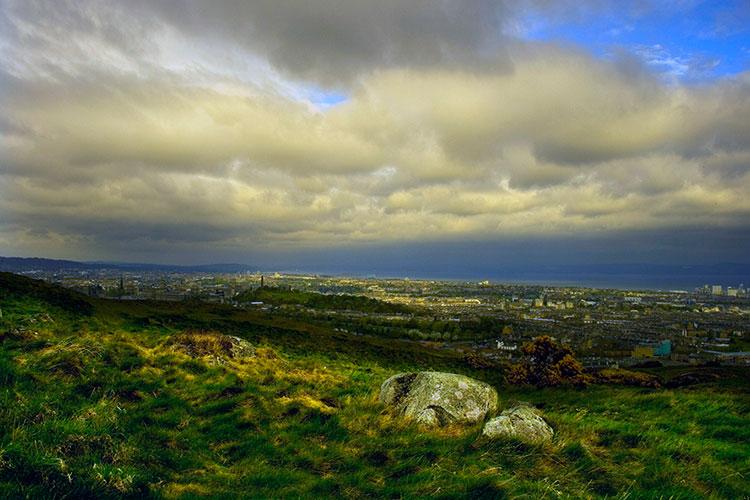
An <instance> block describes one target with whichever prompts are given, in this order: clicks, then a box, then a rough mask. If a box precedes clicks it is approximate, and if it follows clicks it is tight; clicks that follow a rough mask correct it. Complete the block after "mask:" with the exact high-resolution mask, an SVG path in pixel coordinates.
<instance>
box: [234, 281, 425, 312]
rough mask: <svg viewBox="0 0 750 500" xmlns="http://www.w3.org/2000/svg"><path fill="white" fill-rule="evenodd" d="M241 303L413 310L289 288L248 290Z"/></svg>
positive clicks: (358, 297) (344, 295) (397, 305)
mask: <svg viewBox="0 0 750 500" xmlns="http://www.w3.org/2000/svg"><path fill="white" fill-rule="evenodd" d="M236 300H237V301H239V302H263V303H264V304H271V305H276V306H280V305H296V306H303V307H308V308H310V309H324V310H351V311H360V312H365V313H391V314H393V313H403V314H409V313H412V312H413V310H412V309H411V308H410V307H408V306H406V305H403V304H393V303H390V302H385V301H382V300H377V299H373V298H370V297H364V296H362V295H348V294H340V295H339V294H323V293H315V292H305V291H301V290H291V289H288V288H277V287H268V286H264V287H260V288H255V289H253V290H247V291H246V292H243V293H241V294H240V295H239V296H238V297H237V298H236Z"/></svg>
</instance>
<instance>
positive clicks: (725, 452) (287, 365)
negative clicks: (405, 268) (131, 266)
mask: <svg viewBox="0 0 750 500" xmlns="http://www.w3.org/2000/svg"><path fill="white" fill-rule="evenodd" d="M0 284H1V285H2V287H3V288H2V289H1V290H0V308H1V309H2V313H3V314H2V318H0V336H1V339H2V341H1V342H2V344H1V346H2V348H1V349H0V388H1V389H0V497H19V496H20V497H32V498H52V497H73V498H108V497H112V498H117V497H128V496H134V497H135V496H137V497H143V496H152V497H167V498H174V497H185V496H195V495H205V496H224V497H236V496H241V495H244V496H254V497H310V498H319V497H330V496H343V497H352V498H359V497H363V496H378V497H380V496H403V497H407V498H414V497H424V496H430V497H445V498H456V497H472V498H476V497H480V498H482V497H484V498H502V497H517V496H523V495H525V496H527V497H529V498H546V497H550V498H552V497H559V496H569V497H605V496H610V497H611V496H620V497H628V498H644V497H647V498H658V497H662V496H663V497H665V498H668V497H673V498H698V497H713V498H741V497H742V496H743V495H746V494H747V492H748V491H750V450H749V449H748V447H747V443H748V442H750V425H748V424H749V423H750V396H749V395H748V391H747V388H748V385H747V374H746V373H743V372H731V371H728V370H727V371H724V372H722V373H723V375H724V377H725V378H724V379H723V380H722V381H721V385H718V384H716V383H714V384H712V385H699V386H693V387H691V388H689V389H681V390H666V389H658V390H657V389H641V388H629V387H609V386H592V387H589V388H587V389H583V390H577V389H566V388H558V389H546V390H531V389H524V388H517V387H508V386H504V385H502V384H501V377H500V376H499V374H498V373H496V371H493V370H484V371H483V370H472V369H471V368H469V367H468V366H467V365H466V364H465V362H464V361H463V359H462V358H459V357H456V356H454V355H451V354H449V353H444V352H439V351H433V350H430V349H427V348H425V347H422V346H421V345H419V344H416V343H410V342H393V341H386V340H379V339H366V338H360V337H353V336H348V335H345V334H342V333H340V332H332V331H327V330H325V329H323V328H320V327H316V326H313V325H306V324H304V323H301V322H299V321H295V320H291V319H289V320H284V319H283V318H279V317H276V316H265V315H263V314H262V313H261V312H245V311H237V310H233V309H232V308H227V307H223V306H216V305H201V304H183V303H157V302H116V301H96V300H94V301H91V302H89V301H88V300H84V299H82V298H81V297H79V296H77V295H71V296H68V295H67V291H64V290H61V289H58V288H56V287H49V286H48V285H43V284H40V283H38V282H32V281H30V280H26V279H25V278H18V277H6V276H3V277H2V281H0ZM62 296H65V297H68V298H69V299H70V300H73V299H80V300H83V301H84V302H85V303H86V304H89V307H90V309H89V308H86V307H78V306H76V307H68V303H69V302H68V299H65V300H63V299H60V298H59V297H62ZM74 302H75V301H74ZM207 332H208V333H207ZM226 334H229V335H233V336H237V337H240V338H242V339H245V340H248V341H250V342H251V344H252V345H253V347H254V348H253V349H248V350H245V351H240V352H237V351H234V350H232V349H230V348H229V347H228V346H229V344H228V343H227V342H225V337H224V335H226ZM238 342H239V341H238ZM426 368H432V369H434V368H438V369H442V370H448V371H461V372H463V373H466V374H468V375H471V376H473V377H476V378H481V379H484V380H487V381H490V382H491V383H493V384H494V385H495V386H496V387H497V388H498V392H499V394H500V408H501V409H502V408H505V407H507V406H509V405H511V404H512V403H513V402H514V401H517V400H523V401H528V402H531V403H533V404H535V405H537V406H538V407H540V408H542V410H543V411H544V413H545V417H546V419H547V420H548V421H549V422H550V424H551V425H552V426H553V428H554V429H555V438H554V440H553V441H552V442H551V443H548V444H545V445H539V446H530V445H526V444H523V443H520V442H516V441H495V442H487V441H483V440H482V439H480V438H479V435H480V431H481V427H480V426H451V427H446V428H442V429H437V430H434V429H433V430H428V429H423V428H419V427H418V426H416V425H415V424H413V423H411V422H409V421H404V420H403V419H401V418H400V417H397V416H394V415H392V414H391V413H389V412H388V411H385V410H384V408H383V407H382V406H381V405H380V404H379V403H378V402H377V393H378V389H379V386H380V384H381V383H382V382H383V380H385V379H386V378H387V377H389V376H390V375H392V374H394V373H396V372H398V371H404V370H408V369H426ZM730 376H731V377H730Z"/></svg>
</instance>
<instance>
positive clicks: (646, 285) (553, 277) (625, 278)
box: [316, 270, 750, 291]
mask: <svg viewBox="0 0 750 500" xmlns="http://www.w3.org/2000/svg"><path fill="white" fill-rule="evenodd" d="M316 272H317V273H321V274H328V275H331V276H355V277H373V278H409V279H425V280H436V281H439V280H446V281H474V282H476V281H483V280H489V281H490V282H491V283H493V284H503V283H506V284H526V285H537V286H544V285H547V286H560V287H566V286H569V287H584V288H608V289H618V290H685V291H692V290H693V289H695V288H697V287H702V286H703V285H721V286H722V287H724V289H726V288H727V287H728V286H730V287H734V288H736V287H738V286H739V285H740V284H744V286H745V287H748V286H750V275H744V273H743V274H742V275H728V274H726V273H721V274H695V275H686V276H679V275H677V276H675V275H659V274H652V273H628V274H613V273H570V272H565V273H554V272H544V273H532V272H522V273H511V272H505V273H498V272H490V273H484V274H483V273H478V272H461V271H458V272H450V271H448V270H445V271H440V272H425V271H418V272H409V271H406V270H404V271H385V272H375V273H366V272H354V273H346V272H342V271H335V272H324V271H316Z"/></svg>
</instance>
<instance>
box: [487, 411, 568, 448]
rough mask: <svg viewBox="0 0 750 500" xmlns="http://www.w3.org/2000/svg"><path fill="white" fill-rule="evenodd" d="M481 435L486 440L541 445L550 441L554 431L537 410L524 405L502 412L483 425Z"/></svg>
mask: <svg viewBox="0 0 750 500" xmlns="http://www.w3.org/2000/svg"><path fill="white" fill-rule="evenodd" d="M482 435H484V436H486V437H488V438H499V437H509V438H515V439H518V440H520V441H525V442H527V443H543V442H545V441H549V440H551V439H552V436H553V435H554V431H553V430H552V427H550V426H549V425H548V424H547V422H545V421H544V419H543V418H542V415H541V413H540V412H539V410H537V409H536V408H534V407H532V406H528V405H525V404H522V405H519V406H514V407H513V408H510V409H508V410H505V411H503V412H502V413H501V414H500V416H498V417H495V418H493V419H491V420H489V421H488V422H487V423H486V424H485V425H484V430H483V431H482Z"/></svg>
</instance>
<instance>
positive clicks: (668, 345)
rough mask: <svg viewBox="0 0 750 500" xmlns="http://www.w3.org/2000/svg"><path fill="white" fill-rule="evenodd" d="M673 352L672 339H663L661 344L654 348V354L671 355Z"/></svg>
mask: <svg viewBox="0 0 750 500" xmlns="http://www.w3.org/2000/svg"><path fill="white" fill-rule="evenodd" d="M670 354H672V341H671V340H662V341H661V342H660V343H659V345H657V346H656V347H655V348H654V356H669V355H670Z"/></svg>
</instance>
